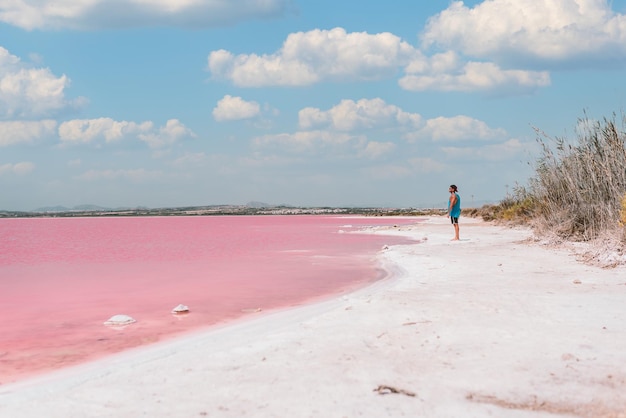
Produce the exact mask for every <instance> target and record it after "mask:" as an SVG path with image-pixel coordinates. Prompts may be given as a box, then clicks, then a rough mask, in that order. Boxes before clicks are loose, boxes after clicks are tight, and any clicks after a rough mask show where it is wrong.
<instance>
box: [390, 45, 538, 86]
mask: <svg viewBox="0 0 626 418" xmlns="http://www.w3.org/2000/svg"><path fill="white" fill-rule="evenodd" d="M451 55H456V54H449V53H448V54H441V55H440V56H441V57H446V58H451ZM437 57H438V56H436V57H434V58H433V62H432V64H431V65H424V64H423V63H422V62H420V64H419V65H409V66H408V67H407V70H406V73H407V75H406V76H404V77H402V78H401V79H400V80H399V82H398V84H399V85H400V87H402V88H403V89H405V90H409V91H427V90H439V91H465V92H470V91H494V90H497V91H499V92H504V91H508V92H516V91H520V92H530V91H533V90H535V89H537V88H538V87H546V86H549V85H550V74H549V73H548V72H547V71H525V70H504V69H502V68H500V67H499V66H498V65H496V64H493V63H488V62H468V63H463V62H460V60H459V59H450V60H449V61H444V62H442V61H440V62H437V61H438V60H437V59H436V58H437Z"/></svg>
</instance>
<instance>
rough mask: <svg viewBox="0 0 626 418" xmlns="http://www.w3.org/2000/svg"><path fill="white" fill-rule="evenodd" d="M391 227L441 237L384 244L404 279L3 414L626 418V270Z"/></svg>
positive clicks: (74, 385)
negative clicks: (391, 245)
mask: <svg viewBox="0 0 626 418" xmlns="http://www.w3.org/2000/svg"><path fill="white" fill-rule="evenodd" d="M383 232H385V233H393V234H403V235H409V236H411V237H413V238H415V239H419V240H423V239H424V238H426V240H424V241H422V242H421V243H417V244H413V245H400V246H393V247H391V248H390V249H389V250H386V251H381V254H380V258H381V260H382V261H383V262H384V265H385V266H386V268H388V269H390V270H391V271H392V272H393V273H394V277H393V278H392V279H386V280H383V281H381V282H379V283H376V284H375V285H373V286H371V287H368V288H366V289H362V290H360V291H358V292H356V293H352V294H349V295H346V296H340V297H338V298H335V299H333V300H330V301H327V302H323V303H319V304H315V305H312V306H305V307H298V308H293V309H288V310H283V311H278V312H272V313H261V314H257V315H258V316H255V317H252V319H248V320H246V321H240V322H237V323H234V324H231V325H228V326H224V327H220V328H218V329H213V330H210V331H207V332H204V333H201V334H196V335H192V336H188V337H184V338H181V339H177V340H175V341H170V342H166V343H162V344H158V345H155V346H151V347H148V348H143V349H138V350H134V351H131V352H127V353H124V354H121V355H118V356H112V357H109V358H107V359H105V360H101V361H98V362H96V363H92V364H87V365H83V366H79V367H76V368H72V369H68V370H64V371H61V372H58V373H53V374H50V375H47V376H44V377H40V378H37V379H35V380H31V381H25V382H20V383H17V384H13V385H5V386H0V417H7V418H9V417H11V418H20V417H45V418H54V417H63V418H72V417H202V416H208V417H237V418H240V417H402V416H404V417H594V418H595V417H626V315H625V314H626V268H624V267H620V268H617V269H610V270H608V269H607V270H603V269H599V268H596V267H591V266H586V265H583V264H580V263H578V262H576V261H575V259H574V257H573V256H572V255H570V254H568V253H567V252H565V251H563V250H556V249H551V248H547V247H542V246H540V245H538V244H533V243H530V242H527V241H525V239H526V238H528V237H530V236H531V233H530V232H529V231H528V230H526V229H509V228H506V227H499V226H494V225H490V224H487V223H483V222H481V221H478V220H472V219H467V218H463V219H462V224H461V239H462V240H461V241H460V242H451V241H450V238H451V237H452V232H453V231H452V227H451V226H450V224H449V221H448V220H447V219H446V218H444V217H441V218H439V217H432V218H429V220H428V221H427V222H426V223H420V224H416V225H412V226H406V227H399V228H392V230H391V231H390V232H389V231H381V230H378V231H376V232H375V233H383ZM381 385H383V387H382V388H381V390H376V389H377V388H379V387H381ZM385 387H388V388H387V389H385ZM393 390H397V391H398V393H393ZM411 395H415V396H411Z"/></svg>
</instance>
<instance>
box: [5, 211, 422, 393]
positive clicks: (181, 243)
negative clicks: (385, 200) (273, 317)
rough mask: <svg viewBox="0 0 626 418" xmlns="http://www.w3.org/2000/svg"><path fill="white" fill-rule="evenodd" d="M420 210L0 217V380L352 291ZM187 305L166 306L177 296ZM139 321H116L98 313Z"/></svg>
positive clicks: (371, 276) (372, 275) (377, 273)
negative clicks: (383, 232)
mask: <svg viewBox="0 0 626 418" xmlns="http://www.w3.org/2000/svg"><path fill="white" fill-rule="evenodd" d="M415 222H417V219H416V218H413V219H411V218H384V217H336V216H203V217H119V218H116V217H94V218H19V219H0V306H1V307H2V309H3V319H2V321H1V322H0V384H6V383H9V382H14V381H16V380H19V379H22V378H25V377H29V376H32V375H35V374H40V373H44V372H47V371H51V370H54V369H59V368H62V367H67V366H70V365H75V364H78V363H81V362H85V361H90V360H94V359H97V358H99V357H102V356H103V355H107V354H111V353H115V352H119V351H122V350H124V349H128V348H131V347H137V346H140V345H145V344H150V343H154V342H157V341H162V340H163V339H165V338H170V337H173V336H176V335H180V334H182V333H185V332H190V331H196V330H199V329H202V328H205V327H209V326H211V325H216V324H218V323H224V322H226V321H229V320H233V319H236V318H241V317H244V316H245V315H254V313H253V312H255V311H257V310H261V311H267V310H271V309H276V308H284V307H289V306H294V305H299V304H302V303H306V302H311V301H314V300H318V299H320V298H323V297H329V296H331V295H336V294H339V293H342V292H349V291H352V290H355V289H357V288H359V287H362V286H365V285H367V284H369V283H372V282H374V281H376V280H378V279H381V278H382V277H384V275H385V272H383V271H381V270H380V267H379V266H378V265H377V264H376V261H375V258H374V257H375V255H376V253H377V252H378V251H379V250H380V249H381V248H382V246H383V245H384V244H396V243H403V242H407V241H406V240H404V239H402V238H398V237H391V236H380V235H371V234H353V233H350V232H353V231H357V230H359V229H360V228H363V227H367V226H379V225H380V226H382V225H403V224H409V223H415ZM181 303H182V304H184V305H187V306H189V308H190V313H189V314H188V315H184V316H175V315H172V314H171V310H172V308H174V307H175V306H177V305H178V304H181ZM116 314H125V315H129V316H131V317H133V318H134V319H136V320H137V322H136V323H135V324H132V325H130V326H127V327H125V328H123V329H112V328H110V327H106V326H104V325H103V322H104V321H106V320H107V319H109V318H110V317H111V316H113V315H116Z"/></svg>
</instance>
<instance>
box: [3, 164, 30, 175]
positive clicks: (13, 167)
mask: <svg viewBox="0 0 626 418" xmlns="http://www.w3.org/2000/svg"><path fill="white" fill-rule="evenodd" d="M34 169H35V164H33V163H31V162H21V163H15V164H10V163H9V164H2V165H0V176H2V175H5V174H17V175H19V176H21V175H25V174H28V173H30V172H32V171H33V170H34Z"/></svg>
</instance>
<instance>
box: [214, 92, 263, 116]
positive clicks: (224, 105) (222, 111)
mask: <svg viewBox="0 0 626 418" xmlns="http://www.w3.org/2000/svg"><path fill="white" fill-rule="evenodd" d="M260 112H261V106H259V104H258V103H257V102H248V101H245V100H243V99H242V98H241V97H233V96H230V95H228V94H227V95H226V96H224V97H223V98H222V99H221V100H220V101H219V102H217V106H215V108H214V109H213V118H214V119H215V120H216V121H218V122H222V121H228V120H241V119H250V118H253V117H255V116H257V115H258V114H259V113H260Z"/></svg>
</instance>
